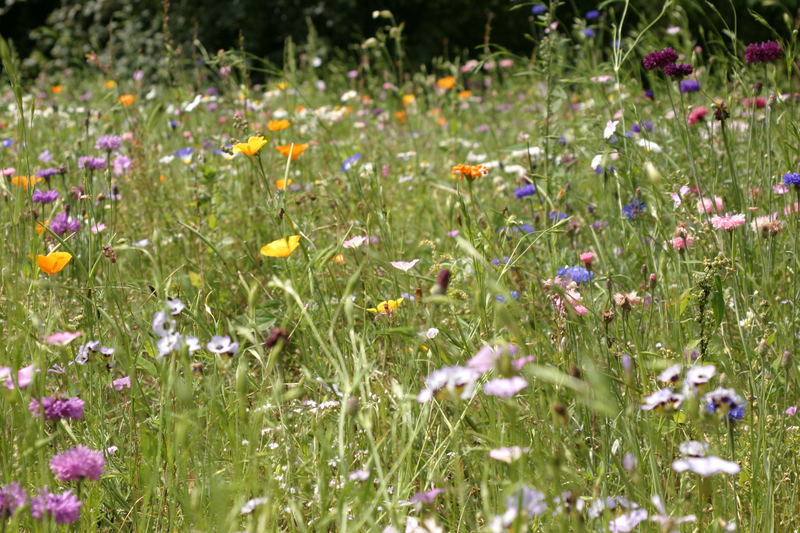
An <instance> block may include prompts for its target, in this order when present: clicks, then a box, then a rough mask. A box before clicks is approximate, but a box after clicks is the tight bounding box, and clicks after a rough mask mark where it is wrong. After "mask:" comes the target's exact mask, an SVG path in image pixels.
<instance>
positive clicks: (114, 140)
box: [94, 135, 122, 152]
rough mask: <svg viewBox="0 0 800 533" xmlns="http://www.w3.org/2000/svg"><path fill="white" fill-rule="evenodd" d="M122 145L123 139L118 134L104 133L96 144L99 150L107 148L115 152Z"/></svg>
mask: <svg viewBox="0 0 800 533" xmlns="http://www.w3.org/2000/svg"><path fill="white" fill-rule="evenodd" d="M120 146H122V139H120V138H119V137H117V136H116V135H103V136H102V137H100V138H99V139H97V143H95V145H94V147H95V148H97V149H98V150H107V151H109V152H113V151H114V150H116V149H118V148H119V147H120Z"/></svg>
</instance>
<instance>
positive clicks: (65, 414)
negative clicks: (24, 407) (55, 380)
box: [28, 396, 84, 420]
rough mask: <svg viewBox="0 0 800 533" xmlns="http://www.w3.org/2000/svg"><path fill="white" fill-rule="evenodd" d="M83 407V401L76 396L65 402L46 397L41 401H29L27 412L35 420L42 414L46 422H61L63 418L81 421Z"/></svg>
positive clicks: (34, 399)
mask: <svg viewBox="0 0 800 533" xmlns="http://www.w3.org/2000/svg"><path fill="white" fill-rule="evenodd" d="M83 405H84V402H83V400H81V399H80V398H78V397H77V396H76V397H73V398H67V399H65V400H61V399H58V398H56V397H53V396H46V397H44V398H42V399H41V401H40V400H37V399H36V398H33V399H31V401H30V403H29V404H28V410H29V411H30V412H31V414H32V415H33V416H35V417H37V418H40V417H41V416H42V414H44V417H45V418H46V419H47V420H61V419H64V418H70V419H73V420H82V419H83Z"/></svg>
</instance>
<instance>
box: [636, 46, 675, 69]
mask: <svg viewBox="0 0 800 533" xmlns="http://www.w3.org/2000/svg"><path fill="white" fill-rule="evenodd" d="M677 60H678V52H676V51H675V50H673V49H672V48H664V49H663V50H661V51H660V52H659V51H655V52H650V53H649V54H647V55H646V56H644V59H642V65H643V66H644V68H646V69H647V70H653V69H657V68H658V69H663V68H664V67H666V66H667V65H671V64H672V63H674V62H675V61H677Z"/></svg>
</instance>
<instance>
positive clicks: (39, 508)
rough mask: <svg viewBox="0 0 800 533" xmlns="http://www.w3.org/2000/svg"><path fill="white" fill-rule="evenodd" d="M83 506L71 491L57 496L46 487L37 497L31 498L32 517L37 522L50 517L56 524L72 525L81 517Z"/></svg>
mask: <svg viewBox="0 0 800 533" xmlns="http://www.w3.org/2000/svg"><path fill="white" fill-rule="evenodd" d="M81 505H83V502H82V501H80V500H79V499H78V498H77V497H75V495H74V494H72V491H71V490H67V491H64V492H62V493H61V494H55V493H53V492H50V490H49V489H48V488H47V487H44V488H43V489H41V490H40V491H39V494H38V495H37V496H35V497H33V498H31V515H32V516H33V517H34V518H35V519H36V520H41V519H42V518H44V517H45V516H47V515H49V516H52V517H53V519H54V520H55V522H56V524H71V523H72V522H75V521H76V520H78V518H80V517H81Z"/></svg>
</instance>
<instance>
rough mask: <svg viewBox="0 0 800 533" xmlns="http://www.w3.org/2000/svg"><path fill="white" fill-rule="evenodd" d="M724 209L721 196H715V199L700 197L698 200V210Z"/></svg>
mask: <svg viewBox="0 0 800 533" xmlns="http://www.w3.org/2000/svg"><path fill="white" fill-rule="evenodd" d="M723 209H724V204H723V201H722V198H720V197H719V196H715V197H714V199H713V200H712V199H711V198H700V199H699V200H698V201H697V210H698V211H700V212H701V213H714V212H716V213H721V212H722V210H723Z"/></svg>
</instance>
